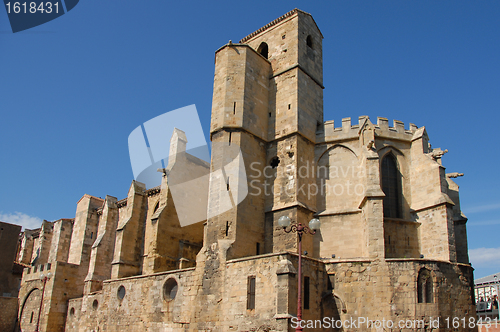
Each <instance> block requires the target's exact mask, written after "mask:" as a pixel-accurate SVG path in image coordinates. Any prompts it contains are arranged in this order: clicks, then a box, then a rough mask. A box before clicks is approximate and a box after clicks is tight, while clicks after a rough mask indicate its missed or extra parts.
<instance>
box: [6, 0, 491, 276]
mask: <svg viewBox="0 0 500 332" xmlns="http://www.w3.org/2000/svg"><path fill="white" fill-rule="evenodd" d="M295 7H297V8H300V9H302V10H304V11H307V12H309V13H311V14H312V15H313V17H314V19H315V20H316V22H317V24H318V26H319V28H320V29H321V31H322V33H323V35H324V37H325V39H324V40H323V55H324V59H323V63H324V85H325V87H326V88H325V90H324V96H325V97H324V118H325V120H335V121H336V122H337V123H340V121H341V119H342V118H344V117H352V118H354V119H357V118H358V116H360V115H368V116H370V118H371V119H372V121H376V117H377V116H382V117H387V118H388V119H389V120H390V121H392V119H397V120H401V121H403V122H404V123H405V126H406V128H408V126H409V123H410V122H411V123H415V124H416V125H417V126H426V128H427V132H428V134H429V137H430V141H431V143H432V145H433V147H441V148H443V149H448V150H449V153H447V154H446V155H445V156H444V157H443V164H444V165H445V166H446V167H447V172H463V173H465V176H464V177H462V178H458V179H456V182H457V183H458V184H459V185H460V190H461V204H462V210H463V212H464V213H465V215H466V216H467V217H468V218H469V222H468V234H469V248H470V253H471V259H472V262H473V266H474V267H475V268H476V271H475V277H476V278H478V277H483V276H485V275H488V274H492V273H495V272H498V271H500V248H499V247H500V244H499V242H498V240H497V239H498V238H499V235H498V234H500V217H499V216H498V214H499V212H500V199H499V195H498V190H499V189H498V188H500V180H499V177H498V168H499V167H498V165H499V161H500V157H499V155H498V151H499V145H498V142H497V141H495V137H497V136H496V134H495V131H496V125H495V123H497V122H498V121H499V120H500V115H499V109H500V91H499V90H500V89H499V88H500V80H499V78H500V61H499V58H500V20H498V17H500V2H497V1H480V2H479V1H476V2H473V1H325V2H319V1H317V2H305V1H304V2H300V1H286V2H285V1H265V2H259V1H252V2H242V1H231V2H230V1H220V2H214V1H210V2H209V1H203V2H194V1H176V2H171V1H166V0H149V1H139V0H129V1H96V0H82V1H80V3H79V4H78V5H77V6H76V7H75V8H74V9H73V10H72V11H70V12H69V13H67V14H65V15H63V16H61V17H59V18H58V19H56V20H54V21H51V22H49V23H46V24H44V25H41V26H39V27H36V28H33V29H30V30H26V31H24V32H19V33H16V34H13V33H12V32H11V29H10V26H9V23H8V19H7V14H6V11H5V10H4V9H0V63H1V66H0V112H1V117H0V119H1V120H0V121H1V124H2V127H1V130H0V153H1V154H0V158H1V159H0V172H1V173H0V174H2V177H1V178H2V186H1V187H0V220H3V221H6V222H19V223H23V224H24V225H25V226H27V227H34V226H35V225H36V222H39V221H40V220H41V219H47V220H56V219H59V218H71V217H74V215H75V209H76V202H77V201H78V200H79V199H80V197H81V196H82V195H83V194H85V193H88V194H91V195H95V196H100V197H104V196H105V195H112V196H116V197H118V199H121V198H124V197H125V196H126V194H127V191H128V188H129V186H130V183H131V181H132V179H133V174H132V168H131V165H130V160H129V155H128V147H127V139H128V135H129V134H130V133H131V132H132V130H134V128H136V127H137V126H139V125H141V124H142V123H144V122H145V121H147V120H149V119H152V118H154V117H155V116H158V115H160V114H163V113H165V112H167V111H170V110H174V109H177V108H180V107H184V106H187V105H191V104H196V107H197V109H198V112H199V114H200V120H201V124H202V126H203V128H204V130H205V135H206V136H207V133H208V131H209V125H210V110H211V99H212V86H213V73H214V52H215V50H217V49H218V48H219V47H220V46H222V45H224V44H226V43H227V42H228V40H230V39H231V40H233V41H238V40H240V39H241V38H243V37H245V36H246V35H248V34H250V33H251V32H253V31H255V30H257V29H258V28H260V27H262V26H263V25H265V24H267V23H269V22H271V21H272V20H274V19H275V18H277V17H279V16H281V15H282V14H284V13H286V12H287V11H289V10H291V9H293V8H295ZM207 140H208V136H207Z"/></svg>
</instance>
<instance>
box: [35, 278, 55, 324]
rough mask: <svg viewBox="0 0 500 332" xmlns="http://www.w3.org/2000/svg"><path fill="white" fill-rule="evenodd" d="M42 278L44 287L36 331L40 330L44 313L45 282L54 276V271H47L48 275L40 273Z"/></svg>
mask: <svg viewBox="0 0 500 332" xmlns="http://www.w3.org/2000/svg"><path fill="white" fill-rule="evenodd" d="M40 278H41V279H42V281H43V288H42V299H41V300H40V309H39V311H38V319H37V321H36V329H35V332H39V331H40V330H39V327H40V316H41V315H42V307H43V295H44V294H45V284H46V283H47V280H48V279H50V278H52V273H50V272H49V273H47V275H44V274H43V273H42V274H40Z"/></svg>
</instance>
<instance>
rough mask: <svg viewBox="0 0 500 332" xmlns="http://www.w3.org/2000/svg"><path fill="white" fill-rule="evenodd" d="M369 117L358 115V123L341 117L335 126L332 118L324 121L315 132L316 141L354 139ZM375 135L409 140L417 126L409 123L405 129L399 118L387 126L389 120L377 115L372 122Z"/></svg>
mask: <svg viewBox="0 0 500 332" xmlns="http://www.w3.org/2000/svg"><path fill="white" fill-rule="evenodd" d="M366 121H368V122H369V123H370V124H372V123H371V121H370V118H369V117H368V116H360V117H359V118H358V123H357V124H353V123H352V120H351V118H343V119H342V122H341V125H340V126H337V127H336V126H335V122H334V120H330V121H326V122H325V123H324V124H323V128H321V129H320V130H318V131H317V132H316V142H317V143H324V142H330V141H339V140H350V139H356V138H358V137H359V135H360V129H361V127H362V126H363V124H365V122H366ZM373 127H374V129H375V136H377V137H384V138H391V139H397V140H403V141H408V142H411V141H412V139H413V135H414V134H415V132H416V131H417V129H418V127H417V126H416V125H415V124H413V123H410V125H409V128H408V129H405V124H404V123H403V122H401V121H399V120H393V122H392V126H389V120H388V119H387V118H383V117H377V123H376V124H373Z"/></svg>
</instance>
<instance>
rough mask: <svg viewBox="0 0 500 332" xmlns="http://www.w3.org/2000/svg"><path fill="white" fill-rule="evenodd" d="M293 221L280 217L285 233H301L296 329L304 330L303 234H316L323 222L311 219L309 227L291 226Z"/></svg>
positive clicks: (299, 224)
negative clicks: (302, 323)
mask: <svg viewBox="0 0 500 332" xmlns="http://www.w3.org/2000/svg"><path fill="white" fill-rule="evenodd" d="M291 223H292V220H291V219H290V218H288V217H287V216H282V217H280V218H279V219H278V225H280V226H281V227H283V230H284V231H285V233H290V232H294V233H297V234H298V235H299V273H298V274H299V276H298V277H299V280H298V286H297V289H298V296H297V319H298V324H297V328H296V329H295V331H302V325H301V321H302V234H304V233H305V234H307V233H309V234H316V231H317V230H319V228H320V226H321V223H320V221H319V219H316V218H314V219H311V221H309V227H307V226H305V225H302V224H301V223H297V224H293V225H291V226H290V224H291ZM289 226H290V229H289V230H286V229H287V227H289Z"/></svg>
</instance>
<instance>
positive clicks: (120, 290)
mask: <svg viewBox="0 0 500 332" xmlns="http://www.w3.org/2000/svg"><path fill="white" fill-rule="evenodd" d="M125 293H126V291H125V287H124V286H120V287H118V291H117V292H116V296H118V298H119V299H120V300H123V298H124V297H125Z"/></svg>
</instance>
